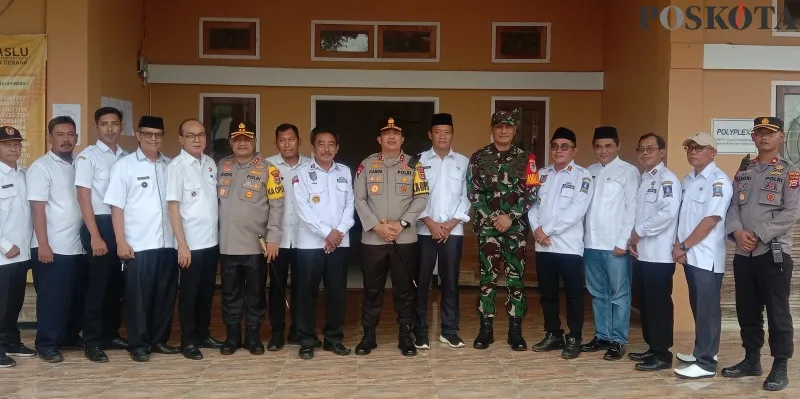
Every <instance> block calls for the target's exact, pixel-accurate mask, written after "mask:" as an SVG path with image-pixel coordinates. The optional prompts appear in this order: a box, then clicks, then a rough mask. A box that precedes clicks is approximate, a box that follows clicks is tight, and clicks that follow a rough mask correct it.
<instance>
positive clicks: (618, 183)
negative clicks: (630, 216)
mask: <svg viewBox="0 0 800 399" xmlns="http://www.w3.org/2000/svg"><path fill="white" fill-rule="evenodd" d="M624 191H625V188H624V186H623V184H622V180H619V179H611V180H608V181H607V182H606V185H605V195H606V198H608V199H620V198H622V194H623V192H624Z"/></svg>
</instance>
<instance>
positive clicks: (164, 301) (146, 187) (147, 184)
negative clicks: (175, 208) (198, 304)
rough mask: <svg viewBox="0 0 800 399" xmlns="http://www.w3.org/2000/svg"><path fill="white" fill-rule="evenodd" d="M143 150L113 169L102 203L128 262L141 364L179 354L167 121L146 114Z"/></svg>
mask: <svg viewBox="0 0 800 399" xmlns="http://www.w3.org/2000/svg"><path fill="white" fill-rule="evenodd" d="M136 138H137V139H138V140H139V148H138V149H137V150H136V152H135V153H132V154H129V155H126V156H124V157H122V158H121V159H120V160H119V161H117V162H116V163H115V164H114V166H113V167H112V168H111V181H110V182H109V184H108V191H107V192H106V196H105V198H104V200H103V202H105V203H106V204H107V205H109V206H110V207H111V220H112V222H113V224H114V234H115V235H116V237H117V254H118V255H119V257H120V258H121V259H123V260H124V261H125V262H126V265H127V275H126V281H125V300H124V303H125V326H126V328H127V330H128V352H130V355H131V358H132V359H133V360H135V361H137V362H146V361H148V360H150V353H151V351H154V352H158V353H163V354H175V353H180V349H178V348H176V347H171V346H169V345H167V341H168V340H169V335H170V329H171V327H172V312H173V309H174V308H175V296H176V294H177V284H178V265H177V251H176V250H175V236H174V235H173V232H172V227H171V226H170V221H169V212H168V210H167V197H166V193H167V164H169V159H168V158H167V157H165V156H164V155H163V154H161V152H160V150H161V145H162V143H163V141H164V121H163V119H161V118H160V117H157V116H142V118H141V119H140V120H139V126H138V131H137V132H136Z"/></svg>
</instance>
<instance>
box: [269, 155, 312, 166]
mask: <svg viewBox="0 0 800 399" xmlns="http://www.w3.org/2000/svg"><path fill="white" fill-rule="evenodd" d="M307 159H308V158H306V157H304V156H303V154H297V164H295V165H294V166H292V165H289V164H288V163H286V160H285V159H283V155H281V154H278V155H276V156H275V158H274V160H275V162H272V163H274V164H276V165H279V164H283V165H286V166H288V167H289V169H295V168H299V167H301V166H303V164H304V163H305V161H306V160H307ZM270 161H272V159H270Z"/></svg>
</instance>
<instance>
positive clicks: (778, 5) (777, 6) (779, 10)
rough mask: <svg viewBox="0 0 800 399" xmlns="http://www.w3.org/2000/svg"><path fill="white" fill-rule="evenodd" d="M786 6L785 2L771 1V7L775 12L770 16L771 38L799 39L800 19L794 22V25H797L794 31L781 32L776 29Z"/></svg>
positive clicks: (782, 0)
mask: <svg viewBox="0 0 800 399" xmlns="http://www.w3.org/2000/svg"><path fill="white" fill-rule="evenodd" d="M785 6H786V0H772V7H773V9H774V10H775V12H774V13H771V14H772V36H783V37H800V18H798V21H795V25H798V26H797V28H796V29H795V30H782V29H780V28H778V21H779V20H780V17H782V16H783V9H784V7H785Z"/></svg>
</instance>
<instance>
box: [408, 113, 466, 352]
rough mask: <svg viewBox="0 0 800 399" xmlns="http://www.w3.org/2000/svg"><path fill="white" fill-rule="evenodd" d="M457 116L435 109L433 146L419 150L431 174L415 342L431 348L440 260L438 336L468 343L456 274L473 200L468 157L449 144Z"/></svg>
mask: <svg viewBox="0 0 800 399" xmlns="http://www.w3.org/2000/svg"><path fill="white" fill-rule="evenodd" d="M453 133H454V129H453V117H452V116H451V115H450V114H435V115H433V117H432V118H431V126H430V128H429V129H428V138H430V140H431V144H432V147H431V149H430V150H428V151H425V152H423V153H422V154H421V158H420V162H422V164H423V165H424V167H423V168H424V169H425V175H426V176H427V178H428V186H429V187H430V190H431V192H430V195H429V196H428V204H427V205H426V207H425V210H424V211H422V213H421V214H420V215H419V221H417V235H418V236H419V251H420V264H419V279H418V280H417V283H418V288H417V324H416V326H415V328H416V330H415V332H414V335H415V340H414V345H416V347H417V348H418V349H429V348H430V343H429V340H428V290H429V289H430V285H431V284H430V281H431V277H432V276H433V269H434V268H435V267H436V266H437V265H438V267H439V276H440V277H441V279H442V280H441V298H440V301H439V302H440V306H441V318H442V329H441V335H440V337H439V341H441V342H443V343H446V344H448V345H450V346H451V347H453V348H460V347H463V346H464V341H463V340H462V339H461V337H459V336H458V330H459V320H460V317H459V315H460V312H459V304H458V277H459V270H460V264H461V248H462V245H463V242H464V223H465V222H469V220H470V218H469V209H470V206H471V204H470V201H469V198H468V197H467V180H466V179H467V168H468V166H469V158H467V157H465V156H464V155H461V154H459V153H457V152H455V151H453V149H452V148H451V146H450V145H451V143H452V141H453Z"/></svg>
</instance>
